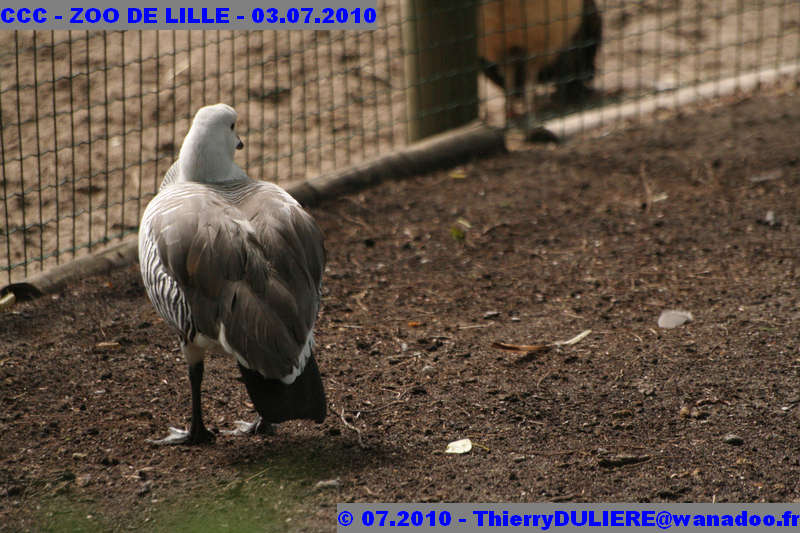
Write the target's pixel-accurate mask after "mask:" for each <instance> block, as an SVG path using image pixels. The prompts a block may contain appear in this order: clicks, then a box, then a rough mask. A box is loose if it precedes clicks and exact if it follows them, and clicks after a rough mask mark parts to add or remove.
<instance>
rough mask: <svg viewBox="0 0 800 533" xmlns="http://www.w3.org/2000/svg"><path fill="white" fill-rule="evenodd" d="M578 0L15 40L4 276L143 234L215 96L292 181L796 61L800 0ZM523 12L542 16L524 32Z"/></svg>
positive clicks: (1, 41) (6, 124) (511, 1)
mask: <svg viewBox="0 0 800 533" xmlns="http://www.w3.org/2000/svg"><path fill="white" fill-rule="evenodd" d="M434 4H435V3H434ZM528 4H532V5H539V6H540V7H542V6H544V7H543V8H542V9H544V11H543V13H545V16H546V18H545V19H544V20H540V18H537V17H540V15H537V14H536V12H535V11H526V9H528V6H527V5H528ZM573 4H575V0H536V1H527V2H526V1H524V0H485V1H483V2H471V1H467V2H464V1H459V2H456V1H453V0H450V1H449V2H444V3H443V4H439V6H440V7H431V5H433V4H432V3H431V2H430V1H429V0H428V1H425V0H380V1H379V2H378V15H379V19H378V29H376V30H374V31H263V32H227V31H216V30H206V31H143V32H133V31H129V32H76V31H69V32H67V31H13V32H11V31H8V32H0V120H2V124H1V125H0V156H1V157H2V160H0V186H2V189H1V191H2V202H0V206H1V207H0V281H2V282H9V283H10V282H14V281H19V280H21V279H23V278H25V277H26V276H28V275H30V274H32V273H33V272H37V271H40V270H43V269H46V268H49V267H51V266H54V265H57V264H59V263H63V262H67V261H70V260H71V259H73V258H74V257H76V256H78V255H81V254H85V253H88V252H89V251H91V250H94V249H96V248H98V247H100V246H102V245H105V244H106V243H109V242H113V241H116V240H119V239H121V238H123V237H125V236H127V235H129V234H133V233H135V232H136V229H137V225H138V221H139V218H140V216H141V213H142V210H143V208H144V206H145V205H146V204H147V202H148V201H149V199H150V198H151V197H152V196H153V195H154V194H155V191H156V190H157V187H158V184H159V183H160V180H161V178H162V176H163V175H164V173H165V172H166V170H167V168H168V167H169V165H170V164H171V163H172V162H173V161H174V159H175V158H176V157H177V151H178V150H179V148H180V142H181V140H182V139H183V136H184V135H185V133H186V131H187V130H188V127H189V124H190V120H191V117H192V116H193V114H194V112H195V111H196V110H197V109H198V108H199V107H201V106H202V105H205V104H211V103H216V102H219V101H223V102H226V103H229V104H231V105H233V106H234V107H235V108H236V109H237V111H238V112H239V116H240V119H239V131H240V134H241V136H242V138H243V139H244V141H245V150H244V151H243V154H241V155H240V154H237V162H238V163H239V164H240V166H242V167H244V168H246V169H247V171H248V173H249V174H250V175H251V176H252V177H254V178H258V179H263V180H271V181H275V182H277V183H280V184H284V185H285V184H287V183H289V182H292V181H296V180H302V179H306V178H310V177H313V176H315V175H318V174H322V173H326V172H329V171H333V170H335V169H340V168H343V167H347V166H349V165H353V164H356V163H359V162H362V161H365V160H368V159H371V158H373V157H375V156H377V155H380V154H383V153H386V152H389V151H392V150H395V149H398V148H401V147H402V146H404V145H406V144H407V143H408V142H409V138H411V139H415V138H418V137H420V136H424V135H427V134H429V133H430V132H431V131H437V130H441V129H446V128H449V127H453V126H456V125H458V124H459V123H463V122H465V121H468V120H471V119H472V118H475V117H476V116H477V118H479V119H480V120H483V121H484V122H487V123H489V124H492V125H497V126H503V127H507V126H509V125H510V126H515V125H519V122H515V117H518V116H523V117H529V116H534V117H536V121H539V120H542V119H543V118H547V117H553V116H564V115H565V114H580V113H582V112H583V111H584V110H585V109H587V108H591V107H597V106H602V105H605V104H607V103H609V102H621V101H625V100H635V99H637V98H641V97H643V96H646V95H652V94H662V93H665V92H666V93H668V92H671V91H676V90H678V89H681V88H685V87H692V86H696V85H698V84H700V83H705V82H709V81H714V80H723V79H726V78H730V77H735V76H739V75H742V74H744V73H748V72H753V71H759V70H763V69H766V68H775V69H777V68H780V67H785V66H786V65H790V66H791V65H795V64H796V63H797V62H798V61H800V2H797V0H754V1H746V0H695V1H680V0H661V1H656V0H646V1H641V2H625V1H623V0H596V1H594V0H580V1H579V2H578V4H580V5H579V7H578V8H577V9H573V8H571V7H570V6H573ZM441 6H444V7H441ZM515 9H516V10H518V12H519V13H523V15H521V16H517V17H516V18H513V17H512V20H519V22H518V24H519V25H520V26H521V27H523V28H531V27H532V28H536V30H535V31H534V32H533V33H531V32H530V31H527V30H526V32H525V37H524V38H523V39H522V40H521V41H520V40H519V39H517V40H516V41H515V40H514V39H512V38H511V36H512V33H513V32H512V30H513V29H514V28H509V27H508V20H507V19H508V15H509V14H513V13H514V10H515ZM465 13H466V15H465ZM492 13H495V16H497V15H496V13H500V18H501V19H503V18H504V17H505V19H506V22H504V24H505V27H504V26H503V25H500V26H499V27H498V25H497V22H496V20H495V21H493V19H492V18H491V17H492V16H493V15H492ZM558 13H561V15H558ZM551 15H552V16H551ZM548 16H549V17H550V18H547V17H548ZM527 19H530V20H527ZM570 19H574V20H570ZM598 24H599V26H598ZM460 25H461V26H460ZM462 26H463V27H462ZM460 28H461V29H460ZM559 32H560V33H562V34H563V35H562V38H561V39H560V41H559V39H555V40H556V41H559V43H558V44H557V46H556V45H552V43H551V45H548V46H542V45H535V44H531V43H535V42H536V39H537V38H538V37H536V35H538V36H539V37H541V35H542V34H544V35H546V36H547V39H546V40H547V41H548V42H550V41H553V40H554V39H553V36H554V35H558V34H559ZM534 34H536V35H534ZM491 40H494V41H496V42H499V43H502V44H501V45H496V46H495V48H496V49H499V50H500V52H496V51H495V52H492V50H490V46H489V45H488V44H487V42H489V41H491ZM598 41H599V42H598ZM498 47H499V48H498ZM570 53H571V54H572V57H575V56H577V57H578V58H579V60H578V63H577V64H576V63H575V61H573V60H571V59H570V55H569V54H570ZM437 54H438V56H437ZM487 56H488V57H487ZM534 78H535V79H534ZM794 79H795V80H796V74H795V78H794ZM522 80H528V83H523V81H522ZM443 82H444V83H443ZM534 82H538V83H534ZM431 87H434V89H431ZM575 88H577V90H574V89H575ZM453 91H455V92H453ZM506 95H508V97H506ZM525 95H527V96H525ZM431 98H432V99H433V100H432V101H428V100H427V99H431ZM519 99H521V100H522V101H523V102H524V110H523V111H522V112H519V111H518V110H515V109H514V106H513V105H511V104H513V103H514V101H515V100H519ZM442 102H444V104H443V103H442ZM409 106H410V107H409ZM454 110H455V111H457V112H458V113H460V115H459V116H458V117H457V118H456V119H455V120H454V119H453V118H452V117H453V111H454ZM464 110H466V111H464ZM431 118H432V119H433V121H434V122H435V123H436V124H435V125H434V127H433V130H430V131H429V130H421V131H417V129H415V128H417V125H416V124H417V123H418V122H420V121H422V120H427V119H431ZM526 120H527V119H526ZM528 123H529V122H526V123H525V125H527V124H528ZM526 127H527V126H526ZM415 131H416V133H415Z"/></svg>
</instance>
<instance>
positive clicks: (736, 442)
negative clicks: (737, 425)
mask: <svg viewBox="0 0 800 533" xmlns="http://www.w3.org/2000/svg"><path fill="white" fill-rule="evenodd" d="M722 441H723V442H724V443H725V444H730V445H731V446H741V445H742V444H744V439H743V438H742V437H740V436H739V435H736V434H734V433H728V434H727V435H725V436H724V437H722Z"/></svg>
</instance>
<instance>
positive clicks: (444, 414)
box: [0, 90, 800, 531]
mask: <svg viewBox="0 0 800 533" xmlns="http://www.w3.org/2000/svg"><path fill="white" fill-rule="evenodd" d="M798 139H800V94H798V93H797V92H796V91H795V92H792V91H791V90H790V91H788V92H786V91H784V92H780V91H778V92H773V93H771V94H769V95H767V96H762V97H757V98H740V99H735V100H731V101H729V102H726V103H725V105H715V106H706V108H705V109H704V110H702V111H700V112H699V113H698V114H695V115H691V116H690V115H679V116H676V117H669V118H663V117H662V119H661V120H656V121H654V122H653V123H652V124H649V125H640V126H636V127H633V128H632V129H628V130H627V131H624V132H619V133H615V134H612V135H602V134H601V133H600V132H598V133H597V135H595V136H594V137H588V136H587V137H585V138H583V139H575V140H573V141H571V142H569V143H567V144H566V145H563V146H559V147H548V148H530V149H528V150H526V151H520V152H515V153H511V154H509V155H506V156H502V157H498V158H495V159H491V160H486V161H478V162H474V163H471V164H468V165H465V166H464V167H462V168H459V169H456V170H455V171H445V172H441V173H436V174H433V175H429V176H425V177H420V178H417V179H412V180H409V181H404V182H394V183H388V184H385V185H382V186H380V187H377V188H374V189H371V190H367V191H364V192H363V193H360V194H357V195H352V196H348V197H344V198H341V199H337V200H333V201H330V202H328V203H326V204H325V205H322V206H320V207H319V208H316V209H314V210H313V212H314V215H315V216H316V217H317V219H318V221H319V222H320V224H321V226H322V227H323V229H324V231H325V233H326V236H327V248H328V251H329V264H328V268H327V272H326V277H325V294H324V303H325V305H324V310H323V312H322V314H321V316H320V320H319V325H318V341H319V346H320V349H319V361H320V367H321V369H322V372H323V377H324V381H325V384H326V387H327V390H328V394H329V403H330V409H331V414H330V416H329V417H328V419H327V420H326V422H325V423H324V424H322V425H314V424H313V423H304V422H292V423H287V424H283V425H281V427H280V428H279V433H278V435H277V436H274V437H253V438H233V437H226V436H220V437H219V438H218V439H217V442H216V443H215V444H213V445H210V446H203V447H193V448H187V447H173V448H160V447H154V446H151V445H148V444H147V443H146V442H145V439H150V438H156V437H160V436H163V435H164V434H165V431H166V428H167V426H168V425H170V424H172V425H182V424H185V423H186V421H187V417H188V414H189V405H188V399H189V388H188V380H187V378H186V370H185V366H184V363H183V362H182V360H181V358H180V353H179V351H178V348H177V341H176V338H175V337H174V336H173V335H172V334H171V333H170V332H169V331H168V329H167V328H166V326H165V325H164V324H163V323H162V322H161V321H160V320H159V319H158V318H157V317H156V314H155V312H154V310H153V308H152V307H151V305H150V303H149V302H148V301H147V299H146V297H145V295H144V291H143V289H142V285H141V281H140V278H139V274H138V271H137V268H136V267H135V266H131V267H130V268H127V269H124V270H122V271H119V272H115V273H114V274H113V275H112V276H110V277H104V278H95V279H88V280H85V281H84V282H82V283H80V284H77V285H75V286H73V287H70V288H69V289H67V290H65V291H64V292H62V293H61V294H58V295H55V296H52V297H45V298H42V299H40V300H37V301H33V302H29V303H22V304H18V305H17V306H16V307H14V308H13V310H12V311H11V312H8V313H6V314H4V315H3V317H2V323H3V327H2V328H0V382H2V389H1V390H2V394H1V395H0V396H1V397H0V401H1V402H2V408H1V409H0V524H3V526H0V528H3V527H5V528H9V529H36V528H37V527H38V524H41V523H42V521H46V520H47V517H48V516H52V515H48V509H49V507H48V505H49V504H48V502H52V501H56V502H58V501H67V502H78V503H76V505H78V504H79V505H83V506H88V507H90V508H91V509H92V512H93V513H94V514H95V516H98V517H99V516H102V517H104V520H106V522H104V524H105V526H104V527H110V528H114V529H123V528H126V527H128V526H134V527H135V526H141V525H143V524H145V523H147V522H146V520H149V518H148V517H150V516H156V514H154V513H157V510H158V509H159V508H161V507H163V506H164V505H167V504H169V502H172V501H181V500H180V498H185V497H191V496H192V495H193V494H198V493H202V492H203V491H207V490H211V489H215V490H216V489H222V488H225V487H230V486H231V483H238V485H237V486H241V485H243V484H244V485H247V484H248V483H252V482H254V480H258V479H260V478H259V476H267V477H269V478H270V479H272V480H273V482H275V483H280V489H283V486H284V485H283V484H284V480H285V483H286V486H287V490H289V489H291V490H292V491H293V492H292V493H293V494H294V495H295V496H297V497H298V498H299V503H298V504H296V505H293V506H290V505H288V504H287V505H286V506H285V508H281V503H280V501H271V502H270V505H273V506H276V508H277V509H278V510H279V517H280V518H279V519H280V520H281V522H280V523H281V524H283V523H284V522H283V521H284V520H285V519H287V518H288V519H291V520H292V521H291V522H288V525H286V526H284V527H285V528H287V529H303V530H309V529H310V530H322V531H326V530H328V531H329V530H333V529H334V527H335V525H334V524H335V522H334V512H335V503H336V502H341V501H352V500H370V501H428V500H444V501H541V500H575V501H614V500H617V501H652V500H658V501H672V500H679V501H710V500H712V499H714V500H716V501H760V500H780V501H791V500H794V499H796V498H798V497H800V484H798V481H797V480H798V479H800V462H799V461H798V458H797V455H798V454H797V433H798V429H797V428H798V413H799V412H798V404H800V394H799V393H798V388H797V382H798V374H799V373H800V352H798V346H800V310H799V309H798V302H799V301H800V253H799V251H800V209H798V206H799V205H800V203H799V202H798V193H800V170H799V169H798V164H799V161H800V160H799V159H798ZM768 213H771V214H768ZM665 309H683V310H687V311H691V312H692V313H693V315H694V320H693V321H692V322H689V323H687V324H685V325H683V326H680V327H678V328H676V329H669V330H668V329H660V328H659V327H658V326H657V320H658V317H659V314H660V313H661V311H662V310H665ZM587 329H591V330H592V332H591V333H590V334H589V335H588V336H587V337H585V338H584V339H583V340H581V341H580V342H577V343H576V344H574V345H571V346H560V347H555V346H553V347H550V348H549V350H545V351H541V352H535V353H532V354H529V355H524V354H517V353H511V352H506V351H502V350H499V349H497V348H494V347H493V346H492V343H493V342H495V341H504V342H508V343H515V344H527V345H536V344H546V343H552V342H553V341H557V340H566V339H569V338H571V337H574V336H575V335H576V334H578V333H580V332H582V331H584V330H587ZM103 343H111V344H103ZM235 375H236V368H235V366H234V365H233V363H232V361H230V360H229V359H228V358H225V357H214V358H212V359H211V360H210V362H209V366H208V368H207V378H206V381H205V383H204V405H205V409H206V412H207V415H208V421H209V423H210V425H211V426H215V427H217V428H220V429H225V428H231V426H232V422H233V420H235V419H238V418H245V419H247V418H252V411H251V409H250V408H249V407H248V405H247V401H246V396H245V391H244V388H243V387H242V386H241V385H240V384H239V383H238V382H236V381H235V379H234V377H235ZM340 415H342V417H340ZM343 420H346V421H347V424H345V423H344V422H343ZM352 428H355V429H357V431H358V433H357V432H356V431H355V430H354V429H352ZM731 433H734V434H735V435H737V436H738V437H740V441H737V440H735V439H734V440H733V443H729V442H726V440H725V437H726V435H728V434H731ZM465 437H469V438H470V439H472V440H473V442H474V443H476V445H475V447H474V448H473V450H472V452H470V453H468V454H465V455H459V456H455V455H446V454H444V449H445V447H446V445H447V443H448V442H450V441H453V440H456V439H461V438H465ZM728 440H731V439H728ZM362 446H363V447H362ZM626 455H628V456H630V455H632V456H636V458H637V459H638V460H639V462H636V463H634V464H625V465H620V464H619V463H624V462H626V459H625V457H624V456H626ZM332 478H338V479H339V480H340V482H341V484H340V485H339V486H338V488H333V489H328V490H315V488H314V485H315V483H316V482H317V481H320V480H324V479H332ZM237 480H238V481H237ZM275 480H277V481H275ZM276 490H278V489H276ZM281 509H282V510H281ZM280 513H283V514H280ZM87 520H89V519H88V518H87Z"/></svg>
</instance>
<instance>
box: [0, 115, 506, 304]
mask: <svg viewBox="0 0 800 533" xmlns="http://www.w3.org/2000/svg"><path fill="white" fill-rule="evenodd" d="M505 151H506V145H505V137H504V135H503V132H502V130H499V129H496V128H491V127H489V126H486V125H483V124H480V123H473V124H470V125H467V126H464V127H462V128H458V129H455V130H452V131H448V132H445V133H442V134H439V135H434V136H432V137H430V138H428V139H425V140H423V141H420V142H418V143H414V144H412V145H410V146H408V147H406V148H404V149H402V150H398V151H396V152H392V153H389V154H386V155H384V156H381V157H378V158H376V159H373V160H371V161H367V162H364V163H361V164H359V165H355V166H352V167H349V168H346V169H342V170H338V171H335V172H331V173H329V174H324V175H322V176H318V177H316V178H312V179H310V180H307V181H302V182H297V183H294V184H290V185H289V186H287V187H286V190H287V191H288V192H289V194H291V195H292V196H293V197H295V198H296V199H297V201H298V202H300V203H301V204H303V205H305V206H309V205H314V204H317V203H319V202H321V201H323V200H325V199H329V198H334V197H336V196H338V195H341V194H347V193H349V192H353V191H357V190H359V189H363V188H365V187H369V186H372V185H376V184H378V183H381V182H383V181H387V180H390V179H402V178H407V177H410V176H415V175H419V174H424V173H426V172H431V171H434V170H438V169H441V168H446V167H450V166H454V165H458V164H460V163H463V162H465V161H468V160H470V159H473V158H476V157H486V156H489V155H492V154H496V153H499V152H505ZM137 240H138V239H137V236H136V235H134V236H131V237H128V238H127V239H125V240H123V241H120V242H118V243H116V244H113V245H111V246H109V247H106V248H104V249H103V250H100V251H98V252H94V253H92V254H90V255H86V256H83V257H79V258H77V259H75V260H73V261H70V262H69V263H65V264H63V265H59V266H57V267H54V268H51V269H48V270H46V271H44V272H41V273H39V274H36V275H34V276H31V277H29V278H27V279H25V280H24V281H21V282H18V283H11V284H10V285H7V286H5V287H3V288H2V289H0V299H1V298H2V297H3V296H4V295H7V294H8V293H12V294H13V295H14V298H15V299H16V300H17V301H20V300H29V299H31V298H35V297H38V296H42V295H43V294H49V293H54V292H57V291H59V290H61V289H63V288H64V287H65V286H66V285H67V284H69V283H70V282H73V281H75V280H77V279H80V278H84V277H89V276H95V275H99V274H106V273H108V272H110V271H111V270H113V269H115V268H119V267H122V266H126V265H130V264H132V263H134V262H135V261H137V260H138V250H137V246H138V242H137ZM9 300H10V298H9Z"/></svg>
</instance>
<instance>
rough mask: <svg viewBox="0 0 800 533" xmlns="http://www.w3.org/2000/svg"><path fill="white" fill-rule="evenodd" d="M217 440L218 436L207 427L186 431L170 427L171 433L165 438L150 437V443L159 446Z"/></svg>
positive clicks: (205, 442)
mask: <svg viewBox="0 0 800 533" xmlns="http://www.w3.org/2000/svg"><path fill="white" fill-rule="evenodd" d="M215 440H216V436H215V435H214V434H213V433H212V432H210V431H209V430H207V429H206V428H205V427H202V428H199V429H196V430H194V431H186V430H184V429H178V428H174V427H170V428H169V433H168V434H167V436H166V437H164V438H163V439H148V440H147V442H149V443H150V444H156V445H158V446H165V445H175V444H187V445H192V444H208V443H212V442H214V441H215Z"/></svg>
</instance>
